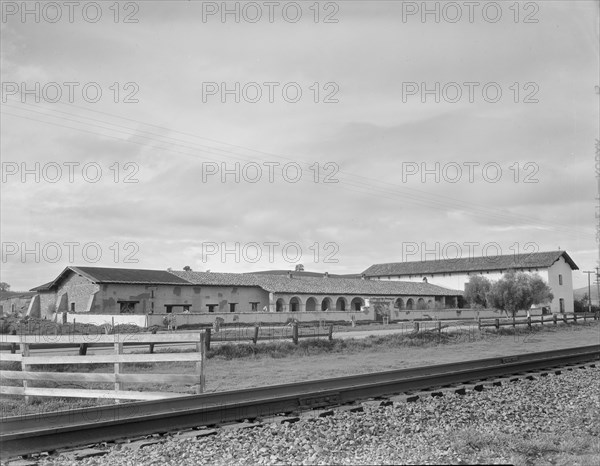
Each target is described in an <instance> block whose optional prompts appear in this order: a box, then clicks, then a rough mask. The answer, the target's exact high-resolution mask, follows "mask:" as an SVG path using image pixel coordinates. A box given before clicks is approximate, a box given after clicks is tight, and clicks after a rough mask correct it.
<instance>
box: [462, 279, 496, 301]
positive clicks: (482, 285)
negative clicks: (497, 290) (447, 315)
mask: <svg viewBox="0 0 600 466" xmlns="http://www.w3.org/2000/svg"><path fill="white" fill-rule="evenodd" d="M491 288H492V282H490V281H489V280H488V279H487V277H483V276H481V275H473V276H472V277H471V278H469V283H467V286H466V287H465V299H466V300H467V301H468V303H469V305H470V306H471V307H472V308H475V309H478V308H485V307H487V299H486V296H487V294H488V293H489V291H490V289H491Z"/></svg>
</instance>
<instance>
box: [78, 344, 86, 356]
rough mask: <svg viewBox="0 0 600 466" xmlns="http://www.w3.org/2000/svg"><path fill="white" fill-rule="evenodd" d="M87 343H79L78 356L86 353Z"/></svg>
mask: <svg viewBox="0 0 600 466" xmlns="http://www.w3.org/2000/svg"><path fill="white" fill-rule="evenodd" d="M87 349H88V344H87V343H81V344H80V345H79V356H85V355H86V354H87Z"/></svg>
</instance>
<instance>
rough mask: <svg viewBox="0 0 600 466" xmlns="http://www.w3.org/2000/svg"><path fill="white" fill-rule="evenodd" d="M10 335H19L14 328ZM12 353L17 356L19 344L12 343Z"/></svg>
mask: <svg viewBox="0 0 600 466" xmlns="http://www.w3.org/2000/svg"><path fill="white" fill-rule="evenodd" d="M10 334H11V335H16V334H17V330H16V329H14V328H13V329H12V330H11V331H10ZM10 352H11V353H12V354H15V353H16V352H17V344H16V343H11V344H10Z"/></svg>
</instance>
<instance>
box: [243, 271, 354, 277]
mask: <svg viewBox="0 0 600 466" xmlns="http://www.w3.org/2000/svg"><path fill="white" fill-rule="evenodd" d="M289 273H291V274H293V275H294V278H303V277H324V276H325V273H326V272H307V271H304V270H302V271H295V270H261V271H259V272H247V274H253V275H287V274H289ZM328 276H329V277H332V278H360V274H359V273H347V274H337V273H330V274H328Z"/></svg>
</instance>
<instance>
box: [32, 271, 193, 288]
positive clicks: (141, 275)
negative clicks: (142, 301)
mask: <svg viewBox="0 0 600 466" xmlns="http://www.w3.org/2000/svg"><path fill="white" fill-rule="evenodd" d="M69 273H76V274H78V275H83V276H84V277H86V278H87V279H88V280H90V281H91V282H92V283H122V284H134V285H135V284H137V285H189V284H190V283H189V282H186V281H185V280H184V279H182V278H179V277H178V276H176V275H173V274H172V273H170V272H168V271H167V270H143V269H118V268H110V267H67V268H65V269H64V270H63V271H62V272H61V273H60V275H59V276H58V277H56V279H55V280H53V281H51V282H48V283H45V284H43V285H40V286H38V287H36V288H32V289H31V291H49V290H51V289H52V288H54V287H56V286H57V285H58V283H59V282H60V281H61V280H62V279H63V278H64V277H65V276H66V275H67V274H69Z"/></svg>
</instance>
